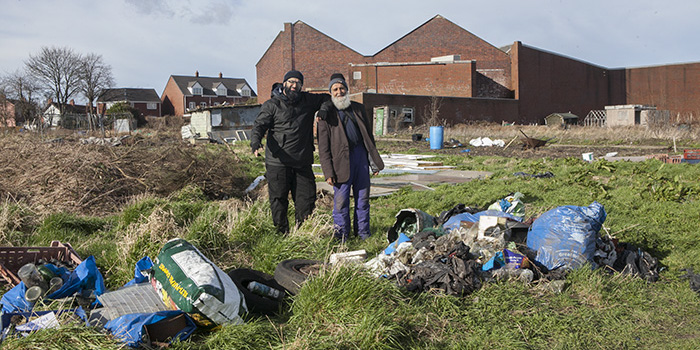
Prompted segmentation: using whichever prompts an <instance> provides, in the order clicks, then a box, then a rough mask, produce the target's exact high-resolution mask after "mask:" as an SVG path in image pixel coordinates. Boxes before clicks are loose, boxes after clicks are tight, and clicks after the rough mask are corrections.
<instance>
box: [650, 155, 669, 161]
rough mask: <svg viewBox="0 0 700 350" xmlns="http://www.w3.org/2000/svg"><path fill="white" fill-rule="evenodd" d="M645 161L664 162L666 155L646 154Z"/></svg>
mask: <svg viewBox="0 0 700 350" xmlns="http://www.w3.org/2000/svg"><path fill="white" fill-rule="evenodd" d="M645 157H646V159H658V160H660V161H662V162H666V159H668V154H664V153H662V154H647V155H646V156H645Z"/></svg>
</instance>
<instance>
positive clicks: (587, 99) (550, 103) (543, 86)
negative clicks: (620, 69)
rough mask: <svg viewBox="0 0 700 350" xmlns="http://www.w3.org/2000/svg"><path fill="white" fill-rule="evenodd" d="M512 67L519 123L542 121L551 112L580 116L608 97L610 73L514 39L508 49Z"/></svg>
mask: <svg viewBox="0 0 700 350" xmlns="http://www.w3.org/2000/svg"><path fill="white" fill-rule="evenodd" d="M511 56H512V58H513V62H516V63H515V65H516V66H515V67H514V68H513V71H516V70H517V73H516V74H513V77H514V80H515V84H517V85H516V86H514V89H515V91H516V92H515V98H516V99H518V100H519V101H520V116H519V120H518V122H520V123H538V124H543V122H544V117H546V116H547V115H549V114H551V113H555V112H571V113H573V114H576V115H577V116H579V117H580V118H584V117H585V116H586V115H587V114H588V112H589V111H590V110H593V109H604V107H605V106H606V105H608V104H609V102H610V101H611V100H612V96H611V89H610V87H609V84H610V80H609V79H608V76H609V74H610V72H609V71H608V70H607V69H605V68H602V67H598V66H594V65H591V64H588V63H586V62H582V61H577V60H574V59H571V58H568V57H564V56H560V55H557V54H554V53H550V52H546V51H541V50H539V49H536V48H533V47H529V46H525V45H522V44H521V43H520V42H516V43H515V44H514V45H513V47H512V49H511Z"/></svg>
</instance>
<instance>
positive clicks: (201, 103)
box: [199, 102, 207, 108]
mask: <svg viewBox="0 0 700 350" xmlns="http://www.w3.org/2000/svg"><path fill="white" fill-rule="evenodd" d="M199 106H200V107H202V108H206V107H207V103H206V102H200V103H199Z"/></svg>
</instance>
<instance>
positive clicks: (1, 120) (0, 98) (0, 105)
mask: <svg viewBox="0 0 700 350" xmlns="http://www.w3.org/2000/svg"><path fill="white" fill-rule="evenodd" d="M6 89H7V88H6V87H5V86H4V85H0V130H5V127H6V126H8V124H9V123H8V121H9V120H11V118H13V117H14V114H15V113H14V108H12V107H13V106H12V101H10V99H9V98H8V97H7V93H6Z"/></svg>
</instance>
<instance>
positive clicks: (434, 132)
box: [430, 126, 443, 149]
mask: <svg viewBox="0 0 700 350" xmlns="http://www.w3.org/2000/svg"><path fill="white" fill-rule="evenodd" d="M442 133H443V128H442V126H431V127H430V149H442Z"/></svg>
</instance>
